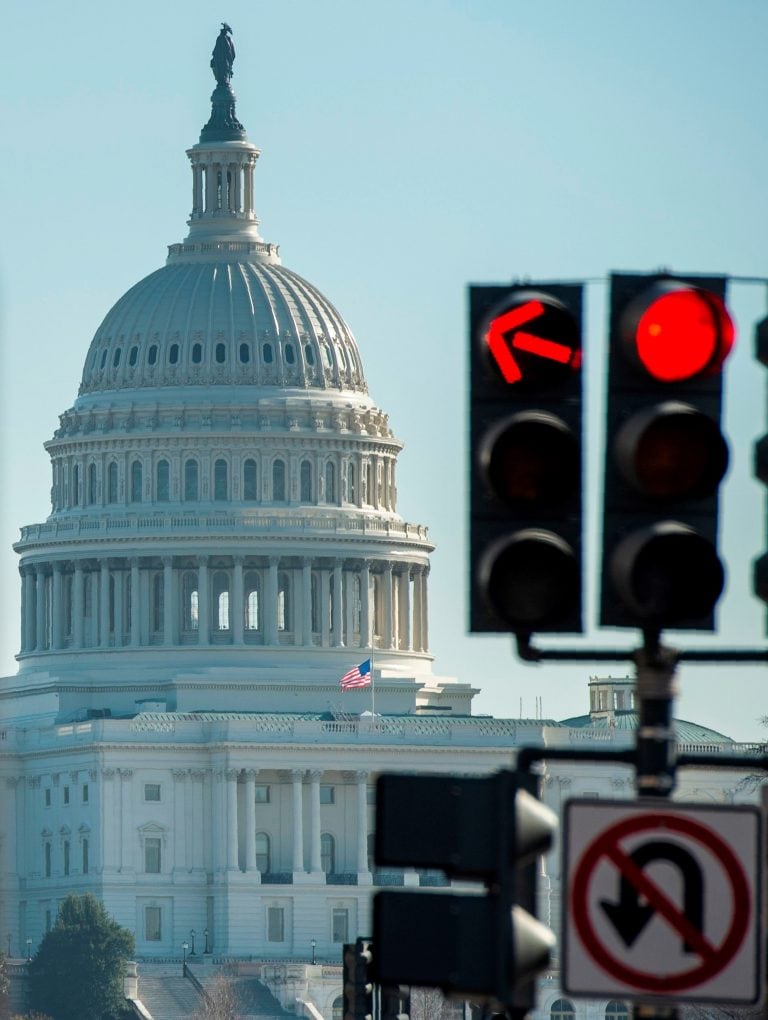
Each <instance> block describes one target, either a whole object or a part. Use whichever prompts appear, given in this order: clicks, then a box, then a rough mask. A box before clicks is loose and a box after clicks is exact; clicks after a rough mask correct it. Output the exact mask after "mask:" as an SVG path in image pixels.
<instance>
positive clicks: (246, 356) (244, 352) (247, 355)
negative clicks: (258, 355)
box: [240, 344, 251, 365]
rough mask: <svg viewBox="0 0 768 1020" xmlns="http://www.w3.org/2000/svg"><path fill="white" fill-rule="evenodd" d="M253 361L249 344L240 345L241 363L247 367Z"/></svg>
mask: <svg viewBox="0 0 768 1020" xmlns="http://www.w3.org/2000/svg"><path fill="white" fill-rule="evenodd" d="M250 360H251V348H250V347H249V346H248V344H240V361H241V362H242V363H243V364H244V365H247V364H248V362H249V361H250Z"/></svg>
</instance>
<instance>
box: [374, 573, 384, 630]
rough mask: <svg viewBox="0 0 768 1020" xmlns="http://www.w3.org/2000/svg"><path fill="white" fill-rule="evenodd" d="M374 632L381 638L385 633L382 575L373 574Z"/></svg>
mask: <svg viewBox="0 0 768 1020" xmlns="http://www.w3.org/2000/svg"><path fill="white" fill-rule="evenodd" d="M373 633H374V637H377V638H380V637H381V635H382V634H383V633H384V627H383V620H382V598H381V577H380V576H379V575H378V574H374V575H373Z"/></svg>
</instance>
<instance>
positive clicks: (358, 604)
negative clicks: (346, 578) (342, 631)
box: [352, 574, 363, 634]
mask: <svg viewBox="0 0 768 1020" xmlns="http://www.w3.org/2000/svg"><path fill="white" fill-rule="evenodd" d="M361 592H362V588H361V585H360V576H359V575H358V574H355V575H354V576H353V577H352V630H353V631H354V632H355V633H356V634H359V633H360V623H361V621H362V608H363V606H362V600H361V597H360V595H361Z"/></svg>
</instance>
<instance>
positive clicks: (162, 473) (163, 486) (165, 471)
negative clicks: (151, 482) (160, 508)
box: [155, 460, 171, 503]
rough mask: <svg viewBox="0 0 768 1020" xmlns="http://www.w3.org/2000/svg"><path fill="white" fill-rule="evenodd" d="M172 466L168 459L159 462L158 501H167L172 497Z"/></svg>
mask: <svg viewBox="0 0 768 1020" xmlns="http://www.w3.org/2000/svg"><path fill="white" fill-rule="evenodd" d="M170 476H171V466H170V464H169V463H168V461H167V460H159V461H158V462H157V485H156V491H155V499H156V500H157V501H158V503H167V502H168V500H169V499H170Z"/></svg>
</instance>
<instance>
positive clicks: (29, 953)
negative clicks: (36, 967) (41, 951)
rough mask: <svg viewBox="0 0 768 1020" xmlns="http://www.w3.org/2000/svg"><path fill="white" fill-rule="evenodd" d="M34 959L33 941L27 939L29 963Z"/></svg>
mask: <svg viewBox="0 0 768 1020" xmlns="http://www.w3.org/2000/svg"><path fill="white" fill-rule="evenodd" d="M31 959H32V939H27V963H29V961H30V960H31Z"/></svg>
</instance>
